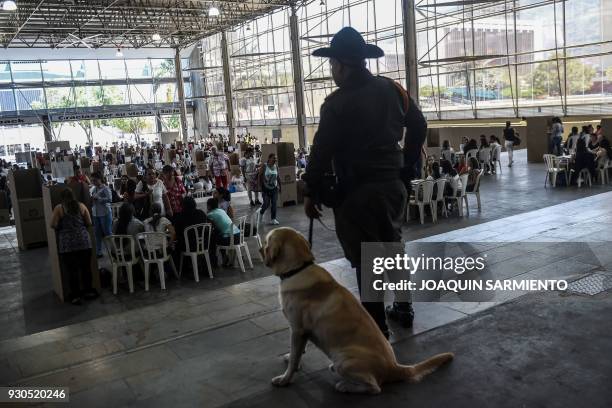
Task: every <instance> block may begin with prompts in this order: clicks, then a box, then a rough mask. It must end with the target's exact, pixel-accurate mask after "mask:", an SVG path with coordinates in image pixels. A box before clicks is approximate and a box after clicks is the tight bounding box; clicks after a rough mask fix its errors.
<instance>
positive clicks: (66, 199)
mask: <svg viewBox="0 0 612 408" xmlns="http://www.w3.org/2000/svg"><path fill="white" fill-rule="evenodd" d="M237 147H238V148H239V146H237ZM167 150H171V151H173V152H174V153H175V154H173V155H170V156H169V155H168V152H167ZM234 152H235V150H234V149H231V148H229V146H228V145H227V143H219V144H217V145H214V144H212V143H202V144H189V145H188V146H185V147H184V148H182V146H174V145H172V146H161V145H159V144H158V145H155V146H149V147H147V148H139V147H134V146H115V148H114V149H112V152H111V151H110V150H104V151H103V150H102V149H97V150H96V151H93V150H92V149H90V148H86V149H80V148H78V147H77V148H75V149H73V150H72V151H71V152H62V153H65V154H70V156H71V160H74V163H81V162H82V160H81V158H89V159H90V162H91V163H92V165H91V168H92V169H93V170H94V171H93V172H90V171H86V170H84V169H83V168H81V167H80V166H79V165H76V164H75V165H74V168H73V174H74V175H73V176H71V177H70V178H69V179H65V180H57V179H54V178H53V177H51V176H50V175H46V174H44V172H42V171H41V176H42V177H43V182H44V183H46V184H50V185H52V184H56V183H58V181H64V182H66V183H72V184H74V183H78V184H80V185H82V186H83V187H84V188H85V189H87V190H88V191H89V194H90V197H91V212H90V210H89V209H88V208H87V206H85V205H83V204H82V203H79V200H78V199H77V197H75V194H74V193H73V189H66V190H64V191H63V192H62V196H61V203H60V204H58V205H57V206H56V207H55V208H54V210H53V220H52V227H53V228H55V229H56V230H57V232H58V239H59V241H58V242H59V247H58V249H59V253H60V257H61V260H62V262H63V263H64V264H66V265H67V268H66V270H69V271H72V273H71V277H70V280H69V283H70V285H71V286H70V287H71V293H72V294H73V295H72V297H71V299H70V301H71V302H72V303H74V304H81V303H82V302H83V300H84V299H91V298H94V297H96V296H97V293H96V292H95V290H94V289H92V287H91V281H90V280H83V277H89V276H91V271H90V265H89V264H88V263H87V262H85V261H84V259H89V257H86V256H84V252H86V251H91V247H92V242H91V240H90V238H89V235H88V234H87V230H88V228H89V227H90V226H91V227H93V230H94V232H95V250H96V253H97V255H98V258H102V257H104V256H105V251H104V249H105V248H104V238H105V237H108V236H111V235H130V236H132V237H134V238H135V239H136V238H137V236H138V234H140V233H143V232H162V233H164V234H166V236H167V237H168V244H169V245H168V247H169V249H170V250H171V252H172V254H173V256H174V257H177V258H178V257H179V256H180V254H181V253H182V252H183V251H185V250H186V243H185V237H184V231H185V230H186V229H187V228H188V227H190V226H192V225H196V224H202V223H210V224H211V226H212V234H211V240H210V242H209V243H208V245H209V248H210V249H209V251H210V255H211V256H210V258H211V263H212V265H213V267H216V266H218V265H227V264H228V263H229V262H230V256H229V255H230V254H226V253H224V252H222V259H217V258H216V250H215V249H216V247H217V246H219V245H223V246H225V245H229V244H230V240H232V238H233V239H235V240H237V239H239V233H240V231H239V230H238V227H237V222H236V221H237V220H236V212H235V210H234V208H233V206H232V193H234V192H240V191H247V195H248V198H249V202H250V205H251V206H252V207H257V206H259V208H258V209H257V210H256V211H259V212H260V214H261V219H263V216H264V214H266V213H267V212H269V213H270V224H272V225H278V224H279V221H278V220H277V211H276V210H277V208H276V207H277V202H278V195H279V193H280V189H281V183H280V179H279V171H278V165H277V158H276V155H275V154H269V155H268V157H266V158H262V154H261V149H260V146H258V145H256V146H248V147H246V150H244V151H243V154H242V155H241V156H242V157H240V158H239V159H238V166H239V169H240V170H239V171H233V170H235V169H232V166H231V165H230V157H231V155H232V153H234ZM1 164H2V168H5V167H7V166H9V165H10V164H9V163H6V162H3V163H1ZM304 165H305V155H304V152H303V151H300V152H299V153H298V152H296V166H297V167H300V166H301V167H303V166H304ZM5 188H6V176H5V175H2V176H1V178H0V189H5ZM6 190H7V191H8V189H6ZM202 197H205V200H206V203H205V204H204V203H202V204H203V205H204V208H203V209H199V208H198V205H197V201H196V200H197V199H199V198H202ZM113 208H114V209H115V211H113ZM246 228H248V229H249V230H250V229H253V228H257V227H256V226H251V225H250V224H247V226H246ZM194 245H195V244H194V243H192V247H194ZM80 281H82V282H81V283H82V288H81V285H80V284H79V282H80Z"/></svg>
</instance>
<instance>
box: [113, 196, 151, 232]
mask: <svg viewBox="0 0 612 408" xmlns="http://www.w3.org/2000/svg"><path fill="white" fill-rule="evenodd" d="M141 232H144V224H143V223H142V221H140V220H138V219H137V218H136V217H134V206H133V205H132V204H130V203H129V202H124V203H123V204H121V207H119V217H118V218H117V219H116V220H115V222H114V224H113V234H116V235H132V236H136V235H137V234H139V233H141Z"/></svg>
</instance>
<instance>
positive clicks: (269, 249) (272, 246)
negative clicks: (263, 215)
mask: <svg viewBox="0 0 612 408" xmlns="http://www.w3.org/2000/svg"><path fill="white" fill-rule="evenodd" d="M266 241H267V242H266V249H265V254H264V260H265V265H266V266H272V265H273V264H274V262H275V261H276V259H277V258H278V256H279V254H280V251H281V246H282V242H280V240H279V239H278V238H277V237H275V236H274V234H271V235H269V236H268V239H267V240H266Z"/></svg>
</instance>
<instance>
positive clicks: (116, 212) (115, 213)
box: [110, 203, 123, 220]
mask: <svg viewBox="0 0 612 408" xmlns="http://www.w3.org/2000/svg"><path fill="white" fill-rule="evenodd" d="M122 204H123V203H111V205H110V206H111V212H112V214H113V220H116V219H118V218H119V208H121V205H122Z"/></svg>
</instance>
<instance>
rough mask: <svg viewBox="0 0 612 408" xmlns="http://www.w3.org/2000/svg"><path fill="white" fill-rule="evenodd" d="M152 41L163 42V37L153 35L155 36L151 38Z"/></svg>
mask: <svg viewBox="0 0 612 408" xmlns="http://www.w3.org/2000/svg"><path fill="white" fill-rule="evenodd" d="M151 39H152V40H153V41H161V35H159V34H157V33H155V34H153V35H152V36H151Z"/></svg>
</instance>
